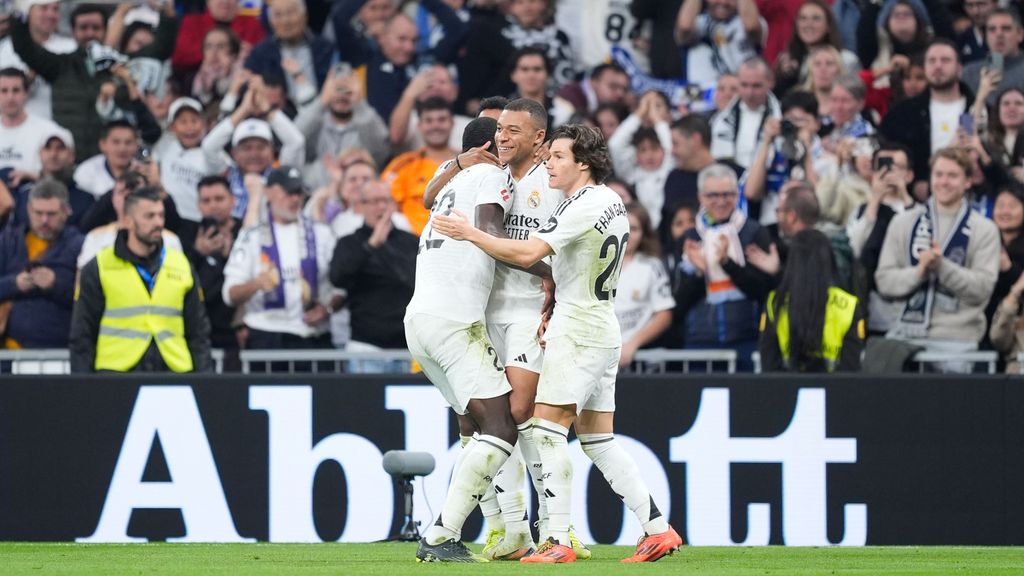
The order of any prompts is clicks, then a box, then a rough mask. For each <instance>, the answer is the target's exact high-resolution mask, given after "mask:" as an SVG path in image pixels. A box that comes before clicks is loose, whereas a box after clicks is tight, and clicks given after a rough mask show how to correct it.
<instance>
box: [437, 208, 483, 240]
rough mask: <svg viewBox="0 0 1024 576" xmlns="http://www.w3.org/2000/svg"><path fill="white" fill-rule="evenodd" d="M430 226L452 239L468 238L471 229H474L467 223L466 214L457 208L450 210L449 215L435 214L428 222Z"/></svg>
mask: <svg viewBox="0 0 1024 576" xmlns="http://www.w3.org/2000/svg"><path fill="white" fill-rule="evenodd" d="M430 226H431V227H432V228H433V229H434V230H437V231H438V232H439V233H441V234H444V235H445V236H447V237H449V238H451V239H452V240H468V239H469V237H470V235H472V233H473V230H476V228H475V227H474V226H472V225H471V224H470V223H469V219H468V218H466V215H465V214H463V213H462V212H459V211H458V210H452V213H451V214H449V215H444V214H437V215H435V216H434V218H433V220H431V222H430Z"/></svg>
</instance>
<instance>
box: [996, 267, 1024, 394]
mask: <svg viewBox="0 0 1024 576" xmlns="http://www.w3.org/2000/svg"><path fill="white" fill-rule="evenodd" d="M1022 293H1024V274H1022V275H1021V276H1020V277H1019V278H1017V281H1016V282H1014V283H1013V286H1011V287H1010V291H1009V293H1007V295H1006V297H1005V298H1003V299H1002V300H998V301H997V300H994V299H993V302H998V306H997V307H996V310H995V315H994V316H993V318H992V325H991V327H990V328H989V331H988V336H989V338H990V339H991V341H992V347H993V348H995V349H996V350H997V351H999V352H1000V353H1002V355H1003V359H1004V360H1005V362H1006V373H1007V374H1020V373H1021V364H1020V362H1018V361H1017V356H1018V355H1019V354H1020V353H1022V352H1024V315H1021V294H1022Z"/></svg>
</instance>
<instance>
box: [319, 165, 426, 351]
mask: <svg viewBox="0 0 1024 576" xmlns="http://www.w3.org/2000/svg"><path fill="white" fill-rule="evenodd" d="M360 203H361V204H362V212H363V217H364V218H365V223H364V224H363V226H362V228H360V229H358V230H356V231H355V232H354V233H352V234H350V235H348V236H345V237H343V238H341V239H339V240H338V244H337V245H336V246H335V247H334V257H333V258H332V260H331V283H333V284H334V285H335V286H337V287H338V288H342V289H344V290H346V291H347V292H348V307H349V309H350V310H351V311H352V337H351V339H350V340H349V343H348V345H347V350H349V351H353V352H364V351H371V350H380V349H404V348H405V347H406V343H405V327H404V325H403V323H402V318H403V317H404V315H405V307H406V305H407V304H408V303H409V300H410V299H412V292H413V286H414V284H415V282H416V252H417V244H418V243H419V239H418V238H417V237H416V236H413V235H412V234H410V233H408V232H404V231H402V230H398V229H396V228H395V227H394V226H393V225H392V221H391V215H392V213H393V212H394V211H395V203H394V200H393V199H392V197H391V192H389V190H388V187H387V185H386V184H384V183H383V182H381V181H379V180H374V181H371V182H368V183H367V184H365V185H364V186H363V188H362V190H361V194H360Z"/></svg>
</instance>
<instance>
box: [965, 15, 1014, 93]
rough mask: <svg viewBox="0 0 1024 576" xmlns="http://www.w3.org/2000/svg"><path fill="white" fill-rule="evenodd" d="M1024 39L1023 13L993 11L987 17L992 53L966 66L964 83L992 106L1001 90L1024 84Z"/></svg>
mask: <svg viewBox="0 0 1024 576" xmlns="http://www.w3.org/2000/svg"><path fill="white" fill-rule="evenodd" d="M1021 42H1024V27H1022V26H1021V21H1020V15H1018V14H1017V13H1016V12H1015V11H1013V10H1010V9H1007V8H996V9H995V10H993V11H992V13H991V14H989V16H988V18H987V19H986V20H985V44H987V45H988V49H989V54H988V56H987V57H986V58H985V59H984V60H979V61H976V62H972V63H970V64H968V65H967V66H965V67H964V72H963V81H964V83H965V84H967V86H969V87H970V89H971V90H973V91H974V93H975V94H977V95H978V100H980V101H983V102H985V103H986V104H988V105H989V106H991V105H992V104H994V103H995V97H996V94H998V93H999V91H1000V90H1001V89H1003V88H1006V87H1008V86H1021V85H1024V57H1022V56H1021V53H1020V45H1021ZM986 74H987V75H988V76H990V78H989V82H990V84H989V85H988V86H986V85H985V78H984V76H985V75H986ZM986 88H987V90H986Z"/></svg>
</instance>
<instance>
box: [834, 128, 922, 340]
mask: <svg viewBox="0 0 1024 576" xmlns="http://www.w3.org/2000/svg"><path fill="white" fill-rule="evenodd" d="M910 157H911V156H910V153H909V152H908V151H907V149H906V148H904V147H903V146H902V145H899V144H890V145H883V146H882V147H881V148H880V149H879V150H878V151H877V152H875V154H874V157H873V159H872V164H871V167H872V174H871V196H870V197H868V201H867V203H866V204H864V205H862V206H861V207H860V208H858V209H856V210H854V212H853V214H851V216H850V221H849V223H848V224H847V226H846V234H847V236H848V237H849V239H850V247H851V248H852V249H853V255H854V256H855V257H856V258H857V260H858V261H860V263H861V266H862V267H863V268H864V274H865V276H866V278H867V286H866V288H867V290H866V292H867V294H868V332H869V333H870V334H872V335H884V334H885V333H886V332H888V331H889V329H890V328H891V327H892V326H893V325H894V323H895V322H896V319H897V318H899V315H900V314H901V313H902V312H903V307H902V306H901V305H900V303H899V302H895V301H893V300H891V299H889V298H886V297H885V296H882V295H881V294H880V293H879V292H878V289H877V285H876V283H875V271H876V270H877V269H878V259H879V257H880V256H881V254H882V247H883V245H884V241H885V235H886V231H887V230H888V229H889V224H890V223H891V222H892V219H893V218H894V217H895V216H898V215H900V214H903V213H904V212H907V211H909V210H911V209H912V208H913V207H914V199H913V197H911V195H910V192H909V191H908V190H909V187H910V184H911V182H913V179H914V169H913V165H911V164H910Z"/></svg>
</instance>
